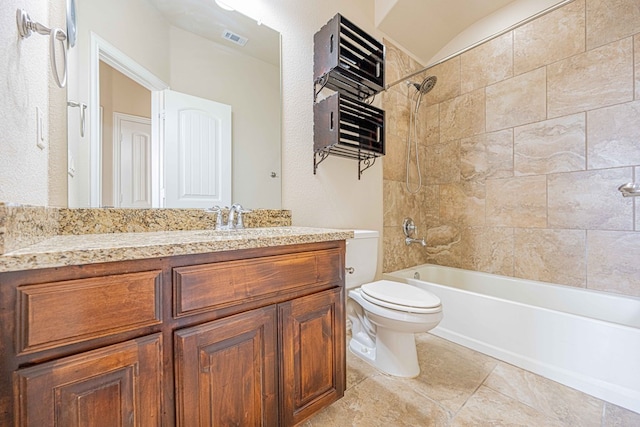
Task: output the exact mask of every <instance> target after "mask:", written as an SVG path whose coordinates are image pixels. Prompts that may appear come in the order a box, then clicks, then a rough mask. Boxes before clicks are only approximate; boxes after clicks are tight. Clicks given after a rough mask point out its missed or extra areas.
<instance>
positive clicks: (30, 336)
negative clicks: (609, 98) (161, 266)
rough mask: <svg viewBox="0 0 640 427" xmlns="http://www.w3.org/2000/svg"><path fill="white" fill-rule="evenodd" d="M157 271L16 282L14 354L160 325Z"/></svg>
mask: <svg viewBox="0 0 640 427" xmlns="http://www.w3.org/2000/svg"><path fill="white" fill-rule="evenodd" d="M161 273H162V272H161V271H160V270H153V271H144V272H138V273H127V274H119V275H112V276H102V277H92V278H87V279H77V280H68V281H63V282H51V283H41V284H36V285H25V286H19V287H18V289H17V291H18V298H17V304H18V307H17V311H18V329H17V333H18V340H17V341H18V351H19V353H21V354H26V353H32V352H35V351H41V350H46V349H51V348H56V347H60V346H63V345H67V344H71V343H76V342H80V341H85V340H89V339H93V338H98V337H103V336H107V335H111V334H115V333H120V332H126V331H132V330H135V329H138V328H142V327H146V326H151V325H156V324H160V323H161V321H162V315H161V304H160V302H161V298H160V293H161V291H160V282H161Z"/></svg>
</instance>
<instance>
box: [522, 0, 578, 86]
mask: <svg viewBox="0 0 640 427" xmlns="http://www.w3.org/2000/svg"><path fill="white" fill-rule="evenodd" d="M584 32H585V5H584V0H580V1H574V2H572V3H570V4H568V5H566V6H565V7H561V8H560V9H557V10H555V11H553V12H551V13H548V14H546V15H543V16H541V17H540V18H538V19H536V20H534V21H531V22H529V23H527V24H525V25H522V26H521V27H519V28H516V29H514V30H513V51H514V55H513V69H514V73H515V75H518V74H522V73H526V72H528V71H531V70H533V69H536V68H538V67H543V66H545V65H547V64H551V63H553V62H556V61H559V60H562V59H565V58H568V57H570V56H573V55H575V54H578V53H582V52H584V51H585V35H584ZM550 46H552V47H553V48H550Z"/></svg>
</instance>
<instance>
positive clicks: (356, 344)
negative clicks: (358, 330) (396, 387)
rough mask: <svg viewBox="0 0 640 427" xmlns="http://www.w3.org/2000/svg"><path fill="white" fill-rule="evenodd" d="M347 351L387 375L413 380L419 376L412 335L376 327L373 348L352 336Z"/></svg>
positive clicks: (414, 342)
mask: <svg viewBox="0 0 640 427" xmlns="http://www.w3.org/2000/svg"><path fill="white" fill-rule="evenodd" d="M349 349H351V351H352V352H353V353H354V354H355V355H356V356H358V357H360V358H361V359H363V360H365V361H366V362H369V363H370V364H372V365H373V366H375V367H376V368H378V369H380V370H381V371H383V372H385V373H387V374H389V375H393V376H396V377H405V378H413V377H417V376H418V375H419V374H420V365H419V364H418V352H417V350H416V340H415V336H414V333H402V332H397V331H392V330H388V329H385V328H381V327H380V326H378V327H377V331H376V340H375V344H374V345H373V346H371V345H370V344H368V343H364V342H363V340H359V339H358V336H354V337H353V338H351V340H350V341H349Z"/></svg>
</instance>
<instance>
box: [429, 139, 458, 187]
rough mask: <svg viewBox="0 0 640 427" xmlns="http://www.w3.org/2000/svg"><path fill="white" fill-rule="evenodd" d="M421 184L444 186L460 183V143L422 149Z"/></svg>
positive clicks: (455, 142) (453, 142) (451, 142)
mask: <svg viewBox="0 0 640 427" xmlns="http://www.w3.org/2000/svg"><path fill="white" fill-rule="evenodd" d="M422 159H424V161H423V168H422V173H423V177H422V179H423V182H425V179H426V182H427V183H428V184H446V183H451V182H458V181H460V141H458V140H456V141H449V142H446V143H444V144H437V145H430V146H428V147H424V153H423V155H422Z"/></svg>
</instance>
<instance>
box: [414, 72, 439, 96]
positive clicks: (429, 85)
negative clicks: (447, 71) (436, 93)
mask: <svg viewBox="0 0 640 427" xmlns="http://www.w3.org/2000/svg"><path fill="white" fill-rule="evenodd" d="M437 81H438V78H437V77H436V76H429V77H427V78H425V79H424V80H423V81H422V83H411V84H412V85H413V87H415V88H416V90H417V91H418V92H420V93H422V94H425V93H428V92H431V89H433V87H434V86H435V85H436V82H437Z"/></svg>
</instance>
